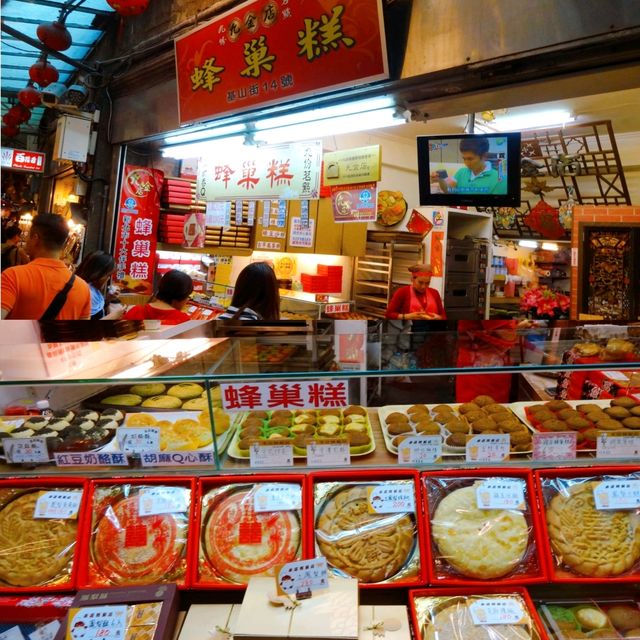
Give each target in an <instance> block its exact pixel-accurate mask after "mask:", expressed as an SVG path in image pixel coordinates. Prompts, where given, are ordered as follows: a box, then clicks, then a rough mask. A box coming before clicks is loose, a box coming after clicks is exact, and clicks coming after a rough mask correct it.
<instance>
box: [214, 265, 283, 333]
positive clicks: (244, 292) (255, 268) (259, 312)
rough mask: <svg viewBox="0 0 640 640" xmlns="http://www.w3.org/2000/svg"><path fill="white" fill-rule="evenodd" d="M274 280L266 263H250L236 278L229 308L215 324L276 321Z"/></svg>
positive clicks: (277, 305) (276, 302) (276, 299)
mask: <svg viewBox="0 0 640 640" xmlns="http://www.w3.org/2000/svg"><path fill="white" fill-rule="evenodd" d="M279 319H280V292H279V290H278V280H277V279H276V274H275V273H274V271H273V269H272V268H271V266H270V265H269V264H268V263H266V262H252V263H251V264H249V265H247V266H246V267H245V268H244V269H243V270H242V271H241V272H240V275H239V276H238V279H237V280H236V286H235V289H234V292H233V298H232V299H231V305H230V306H229V307H228V308H227V310H226V311H225V312H224V313H222V314H221V315H219V316H218V317H217V320H267V321H269V320H279Z"/></svg>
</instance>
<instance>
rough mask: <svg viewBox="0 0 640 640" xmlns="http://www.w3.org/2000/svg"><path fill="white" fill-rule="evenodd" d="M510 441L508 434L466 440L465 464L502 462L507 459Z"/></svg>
mask: <svg viewBox="0 0 640 640" xmlns="http://www.w3.org/2000/svg"><path fill="white" fill-rule="evenodd" d="M510 447H511V440H510V438H509V434H508V433H496V434H491V435H486V436H483V435H479V436H471V437H470V438H469V439H468V440H467V448H466V460H467V462H504V461H505V460H508V459H509V451H510Z"/></svg>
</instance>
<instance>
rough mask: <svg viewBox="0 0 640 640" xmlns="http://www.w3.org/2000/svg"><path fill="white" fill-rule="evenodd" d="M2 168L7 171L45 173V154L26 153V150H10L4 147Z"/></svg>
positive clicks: (36, 152) (37, 152)
mask: <svg viewBox="0 0 640 640" xmlns="http://www.w3.org/2000/svg"><path fill="white" fill-rule="evenodd" d="M1 157H2V166H3V167H4V168H6V169H17V170H18V171H34V172H36V173H43V172H44V163H45V158H46V156H45V154H44V153H40V152H39V151H26V150H24V149H8V148H5V147H2V155H1Z"/></svg>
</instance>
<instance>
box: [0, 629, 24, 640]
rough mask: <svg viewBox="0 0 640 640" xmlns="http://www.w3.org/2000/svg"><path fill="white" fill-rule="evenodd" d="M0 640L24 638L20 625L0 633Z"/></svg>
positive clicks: (20, 639) (21, 639)
mask: <svg viewBox="0 0 640 640" xmlns="http://www.w3.org/2000/svg"><path fill="white" fill-rule="evenodd" d="M0 640H25V637H24V636H23V635H22V631H20V627H18V626H15V627H11V629H7V630H6V631H3V632H2V633H0Z"/></svg>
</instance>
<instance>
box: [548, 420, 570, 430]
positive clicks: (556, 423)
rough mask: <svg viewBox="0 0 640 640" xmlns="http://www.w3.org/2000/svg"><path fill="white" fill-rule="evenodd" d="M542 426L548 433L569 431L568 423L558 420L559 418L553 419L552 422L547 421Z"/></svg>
mask: <svg viewBox="0 0 640 640" xmlns="http://www.w3.org/2000/svg"><path fill="white" fill-rule="evenodd" d="M542 426H543V427H544V428H545V429H546V430H547V431H567V429H568V428H567V423H566V422H563V421H562V420H558V419H557V418H552V419H551V420H545V421H544V422H543V423H542Z"/></svg>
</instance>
